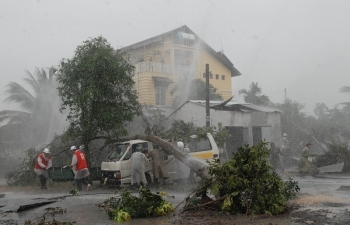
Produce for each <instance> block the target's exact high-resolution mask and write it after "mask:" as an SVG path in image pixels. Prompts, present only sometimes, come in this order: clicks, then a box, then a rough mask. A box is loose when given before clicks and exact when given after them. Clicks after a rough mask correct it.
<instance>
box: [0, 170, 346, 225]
mask: <svg viewBox="0 0 350 225" xmlns="http://www.w3.org/2000/svg"><path fill="white" fill-rule="evenodd" d="M290 176H291V177H292V178H293V179H295V180H297V181H298V182H299V186H300V188H301V192H300V194H299V196H298V198H296V199H294V200H292V201H290V202H289V211H288V212H287V213H285V214H283V215H279V216H266V215H262V216H245V215H230V214H227V213H222V212H214V211H208V210H197V211H189V212H185V213H181V209H182V207H181V206H180V207H178V208H177V209H176V211H175V212H173V213H171V214H169V215H167V216H164V217H158V218H149V219H132V220H131V221H129V222H124V223H116V222H113V221H111V220H109V219H108V217H107V214H106V212H105V211H104V210H103V209H99V208H98V207H97V206H96V204H98V203H101V202H103V201H104V200H105V199H107V198H108V197H111V196H115V195H116V194H117V192H118V190H117V189H115V188H100V187H98V184H97V183H96V184H95V185H94V186H93V187H94V188H95V189H93V190H91V191H88V192H86V191H85V192H81V193H79V194H78V195H76V196H72V195H70V194H69V191H70V190H72V186H71V185H70V184H69V183H68V182H66V183H60V184H53V185H51V186H50V189H49V190H44V191H42V190H41V189H39V187H30V188H28V187H26V188H20V187H14V188H12V187H11V188H10V187H7V186H6V185H5V184H3V183H2V185H0V193H2V194H5V196H3V197H2V198H0V206H6V205H9V204H14V203H16V202H17V203H19V202H22V203H25V202H26V201H29V200H31V199H34V198H44V199H47V198H57V199H56V202H53V203H50V204H47V205H43V206H39V207H35V208H32V209H28V210H25V211H22V212H17V213H16V212H12V213H4V212H3V213H1V217H0V224H24V221H25V220H31V221H33V220H35V219H36V218H38V217H41V216H42V215H44V213H45V208H47V207H61V208H62V209H66V210H67V213H64V214H62V215H56V216H55V218H54V219H55V220H57V221H61V222H64V221H66V222H68V221H70V222H73V221H75V222H76V223H75V224H82V225H87V224H91V225H105V224H106V225H108V224H124V225H129V224H137V225H151V224H152V225H154V224H161V225H162V224H164V225H165V224H174V225H175V224H230V225H231V224H237V225H240V224H256V225H257V224H266V225H275V224H277V225H284V224H285V225H287V224H288V225H299V224H317V225H318V224H332V225H345V224H350V197H349V196H350V175H344V174H333V175H320V176H319V177H317V178H314V177H311V176H307V177H300V176H297V175H293V174H290ZM284 178H285V179H287V178H288V176H285V177H284ZM179 187H180V188H178V189H177V190H174V189H170V190H165V191H166V192H167V193H168V195H169V196H168V197H165V198H166V200H167V201H169V202H171V203H173V205H174V207H176V206H177V205H179V204H180V203H181V202H182V201H183V200H184V198H185V197H186V196H187V195H188V194H189V193H190V190H188V189H183V190H181V185H180V186H179ZM151 190H152V191H157V189H151ZM134 192H135V194H137V190H134ZM2 208H3V207H1V208H0V210H1V209H2Z"/></svg>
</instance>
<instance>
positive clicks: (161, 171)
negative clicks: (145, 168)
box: [148, 146, 169, 184]
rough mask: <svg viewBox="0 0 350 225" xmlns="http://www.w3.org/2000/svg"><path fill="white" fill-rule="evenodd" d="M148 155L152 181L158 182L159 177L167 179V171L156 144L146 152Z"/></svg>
mask: <svg viewBox="0 0 350 225" xmlns="http://www.w3.org/2000/svg"><path fill="white" fill-rule="evenodd" d="M148 157H151V158H152V169H153V179H154V180H153V183H154V184H159V179H162V180H163V181H164V180H166V179H168V178H169V177H168V172H167V171H166V169H165V166H164V159H163V152H162V151H161V150H160V149H159V147H158V146H154V148H153V149H152V150H151V151H150V152H149V153H148Z"/></svg>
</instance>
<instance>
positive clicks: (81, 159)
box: [74, 150, 88, 171]
mask: <svg viewBox="0 0 350 225" xmlns="http://www.w3.org/2000/svg"><path fill="white" fill-rule="evenodd" d="M74 155H75V156H76V157H77V165H76V166H75V169H76V170H77V171H79V170H82V169H85V168H88V167H87V163H86V159H85V155H84V153H82V152H81V151H80V150H76V151H75V152H74Z"/></svg>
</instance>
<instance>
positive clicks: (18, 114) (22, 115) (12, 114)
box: [0, 110, 32, 124]
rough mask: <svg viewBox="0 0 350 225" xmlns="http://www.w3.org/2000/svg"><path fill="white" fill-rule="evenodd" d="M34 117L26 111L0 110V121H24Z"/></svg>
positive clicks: (10, 122)
mask: <svg viewBox="0 0 350 225" xmlns="http://www.w3.org/2000/svg"><path fill="white" fill-rule="evenodd" d="M31 118H32V114H31V113H28V112H24V111H16V110H3V111H0V122H3V121H7V124H13V123H23V122H24V121H28V120H29V119H31Z"/></svg>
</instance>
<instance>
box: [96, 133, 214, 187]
mask: <svg viewBox="0 0 350 225" xmlns="http://www.w3.org/2000/svg"><path fill="white" fill-rule="evenodd" d="M188 148H189V149H190V152H189V153H188V154H190V155H192V156H194V157H196V158H198V159H199V160H202V161H203V162H206V160H211V159H219V149H218V147H217V145H216V143H215V140H214V138H213V136H212V135H211V134H210V133H207V135H206V137H205V138H197V137H196V136H192V138H191V141H190V142H189V143H188ZM135 149H141V151H142V152H143V153H145V154H146V153H148V151H150V150H152V149H153V143H152V142H148V141H144V140H131V141H126V142H120V143H116V144H115V148H113V150H112V151H111V152H110V153H109V154H108V156H107V159H106V160H104V161H103V162H102V164H101V173H102V177H101V180H100V181H101V183H103V184H107V185H108V184H113V185H120V186H127V185H130V184H131V162H130V161H129V159H130V157H131V154H132V153H133V152H134V151H135ZM164 164H165V168H166V170H167V172H168V175H169V180H176V179H180V178H181V179H183V178H188V176H189V173H190V169H189V168H188V167H187V166H186V165H185V164H183V163H181V162H179V161H178V160H177V159H175V158H174V156H172V155H166V157H165V159H164ZM179 167H180V168H179ZM180 173H181V174H180ZM145 175H146V179H147V182H148V183H152V181H153V173H152V162H151V161H150V162H147V163H145Z"/></svg>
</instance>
